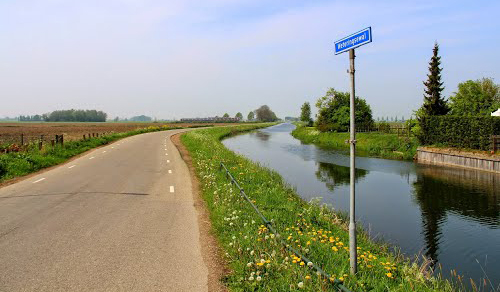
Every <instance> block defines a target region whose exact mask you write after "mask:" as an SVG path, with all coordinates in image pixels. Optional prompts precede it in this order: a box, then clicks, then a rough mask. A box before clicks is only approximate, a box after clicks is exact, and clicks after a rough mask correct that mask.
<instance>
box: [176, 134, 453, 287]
mask: <svg viewBox="0 0 500 292" xmlns="http://www.w3.org/2000/svg"><path fill="white" fill-rule="evenodd" d="M264 126H266V125H245V126H237V127H223V128H222V127H221V128H213V129H203V130H197V131H193V132H189V133H186V134H184V135H183V136H182V137H181V140H182V143H183V144H184V145H185V146H186V147H187V149H188V150H189V152H190V154H191V158H192V161H193V166H194V168H195V171H196V175H197V177H198V179H199V180H200V187H201V192H202V196H203V199H204V200H205V201H206V203H207V207H208V209H209V212H210V219H211V222H212V228H213V231H214V233H215V235H216V237H217V239H218V241H219V243H220V245H221V248H222V249H223V251H224V253H225V260H226V262H227V264H228V266H229V267H230V269H231V272H230V273H229V275H227V277H226V278H225V283H226V285H227V286H228V287H229V288H230V290H232V291H295V290H304V291H334V288H333V286H332V284H331V283H330V282H331V280H333V279H324V278H321V277H320V276H318V275H317V274H316V273H315V271H314V270H313V269H312V268H311V267H310V264H309V263H304V262H302V261H301V260H300V259H298V258H297V257H296V256H297V255H294V254H292V253H290V252H289V251H287V250H286V249H285V248H283V246H282V245H281V244H280V240H285V241H286V243H287V244H289V245H291V246H293V247H294V248H296V249H297V250H299V251H300V252H302V253H303V254H305V255H306V256H307V257H308V258H309V259H310V260H311V261H312V262H314V263H315V264H317V265H318V266H320V267H321V268H322V269H324V270H325V271H326V272H327V273H329V274H331V275H332V276H333V277H334V278H335V279H340V280H343V281H344V285H345V286H347V287H348V288H349V289H350V290H351V291H454V289H453V287H452V284H451V283H450V282H448V281H446V280H442V279H440V278H439V276H438V278H434V277H430V276H429V275H427V276H426V274H425V272H422V270H425V269H422V270H421V269H420V267H419V266H418V265H417V264H415V263H410V262H409V261H408V260H405V259H404V258H402V257H400V256H399V257H398V256H395V255H393V254H392V253H391V252H389V251H388V247H387V246H385V245H383V244H380V243H375V242H373V241H372V240H370V239H369V238H368V236H367V235H366V233H365V232H363V231H362V230H359V231H360V232H359V237H358V256H359V257H358V262H359V272H358V274H357V275H355V276H351V275H349V251H348V245H349V244H348V242H349V239H348V226H347V223H346V216H345V214H342V213H339V212H335V211H333V210H331V209H330V208H328V207H325V206H320V205H319V204H317V203H314V202H310V203H307V202H304V201H303V200H302V199H301V198H300V197H299V196H298V195H297V194H296V192H295V191H294V190H293V188H292V187H290V186H289V185H288V184H286V183H285V182H284V180H283V179H282V178H281V176H280V175H279V174H278V173H276V172H274V171H271V170H269V169H267V168H265V167H262V166H260V165H259V164H257V163H254V162H252V161H250V160H249V159H246V158H245V157H243V156H241V155H238V154H235V153H234V152H232V151H230V150H228V149H227V148H225V147H224V145H223V144H222V143H221V141H220V140H221V139H223V138H225V137H228V136H231V135H236V134H238V133H243V132H246V131H251V130H254V129H257V128H261V127H264ZM220 162H224V164H225V165H226V166H227V168H228V169H229V170H230V171H231V173H232V174H233V175H234V177H235V178H236V180H237V181H238V182H239V183H240V185H241V187H242V188H244V189H245V192H246V193H247V195H248V196H249V197H250V199H251V200H252V201H253V202H254V204H255V205H256V206H257V207H258V208H259V209H260V210H261V212H262V213H263V215H264V216H266V218H268V219H269V220H271V221H272V222H273V225H274V227H275V228H276V230H277V231H278V233H279V235H278V234H272V233H270V231H269V230H268V229H267V228H266V227H265V226H264V225H263V222H261V221H260V218H259V217H258V215H257V214H256V213H255V211H254V210H253V209H252V207H251V206H250V204H249V203H248V202H247V201H245V200H244V199H243V198H242V197H241V196H240V194H239V192H238V191H237V189H236V188H235V186H233V185H232V184H231V183H230V182H229V181H228V179H227V178H226V176H225V173H224V172H223V171H221V170H220Z"/></svg>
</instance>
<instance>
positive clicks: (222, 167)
mask: <svg viewBox="0 0 500 292" xmlns="http://www.w3.org/2000/svg"><path fill="white" fill-rule="evenodd" d="M219 170H224V171H225V172H226V177H227V178H228V179H229V180H230V182H231V184H233V185H235V186H236V187H237V188H238V190H239V191H240V195H241V196H242V197H243V198H244V199H245V200H246V201H247V202H248V203H249V204H250V205H251V206H252V208H253V209H254V210H255V212H256V213H257V215H258V216H259V217H260V219H261V220H262V221H263V222H264V225H265V226H266V227H267V228H268V229H269V230H270V231H271V232H272V233H274V234H275V235H276V237H279V238H280V242H281V244H282V245H283V246H284V247H285V248H286V249H287V250H288V251H290V252H292V253H294V254H296V255H297V256H299V257H300V258H301V259H302V261H304V262H306V263H312V268H313V269H315V270H316V271H317V272H318V273H319V274H321V276H323V277H325V278H326V279H327V281H328V282H329V283H332V285H333V286H334V287H335V288H336V289H338V290H339V291H344V292H351V290H349V289H347V287H345V286H344V285H343V284H342V283H343V282H342V281H341V280H339V279H335V280H334V281H330V279H331V275H330V274H328V273H327V272H325V271H324V270H323V269H321V268H320V267H318V266H317V265H316V264H315V263H314V262H312V261H311V260H309V259H308V258H307V257H305V256H304V255H303V254H302V253H300V252H299V251H298V250H296V249H295V248H293V247H292V246H290V245H289V244H287V243H286V242H285V241H284V240H283V239H281V236H279V233H278V232H277V231H276V229H275V228H274V226H273V225H272V223H271V221H269V220H267V218H266V217H265V216H264V215H263V214H262V212H260V210H259V209H258V208H257V206H255V204H254V203H253V202H252V200H250V198H249V197H248V196H247V194H246V193H245V191H244V190H243V188H242V187H241V186H240V184H239V183H238V181H236V179H235V178H234V176H233V175H232V174H231V172H229V170H228V169H227V167H226V166H225V165H224V163H223V162H221V163H220V167H219Z"/></svg>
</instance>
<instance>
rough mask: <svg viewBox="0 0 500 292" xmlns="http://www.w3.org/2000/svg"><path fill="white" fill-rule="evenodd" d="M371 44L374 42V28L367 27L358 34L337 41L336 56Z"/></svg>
mask: <svg viewBox="0 0 500 292" xmlns="http://www.w3.org/2000/svg"><path fill="white" fill-rule="evenodd" d="M371 42H372V28H371V27H367V28H365V29H363V30H360V31H358V32H357V33H354V34H351V35H350V36H348V37H345V38H343V39H341V40H339V41H336V42H335V55H338V54H340V53H343V52H347V51H349V50H350V49H354V48H357V47H359V46H362V45H366V44H367V43H371Z"/></svg>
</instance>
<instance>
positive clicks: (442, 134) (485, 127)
mask: <svg viewBox="0 0 500 292" xmlns="http://www.w3.org/2000/svg"><path fill="white" fill-rule="evenodd" d="M499 134H500V118H498V117H484V116H477V117H464V116H427V117H422V118H420V121H419V131H418V133H417V138H418V139H419V141H420V143H422V144H423V145H431V144H439V145H443V146H449V147H458V148H468V149H479V150H489V149H490V144H491V138H490V136H491V135H499Z"/></svg>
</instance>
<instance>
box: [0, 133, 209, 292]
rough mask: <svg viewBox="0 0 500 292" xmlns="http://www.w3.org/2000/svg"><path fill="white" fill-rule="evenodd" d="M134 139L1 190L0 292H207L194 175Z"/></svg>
mask: <svg viewBox="0 0 500 292" xmlns="http://www.w3.org/2000/svg"><path fill="white" fill-rule="evenodd" d="M179 131H181V130H173V131H167V132H155V133H149V134H143V135H137V136H132V137H129V138H126V139H123V140H120V141H118V142H115V143H113V144H110V145H108V146H106V147H102V148H99V149H95V150H92V151H90V152H89V153H88V154H86V155H84V156H82V157H80V158H78V159H76V160H73V161H71V162H69V163H67V164H64V165H61V166H59V167H57V168H54V169H52V170H50V171H46V172H43V173H40V174H38V175H36V176H33V177H30V178H29V179H27V180H23V181H21V182H18V183H16V184H12V185H9V186H6V187H3V188H0V291H206V290H207V273H208V270H207V266H206V265H205V263H204V262H203V258H202V254H201V246H200V238H199V226H198V221H197V220H198V219H197V212H196V209H195V207H194V206H193V195H192V190H191V188H192V187H191V180H190V177H189V170H188V168H187V166H186V164H185V163H184V161H183V160H182V158H181V157H180V155H179V152H178V151H177V149H176V148H175V146H174V145H173V144H172V142H171V141H170V135H172V134H175V133H178V132H179Z"/></svg>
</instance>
